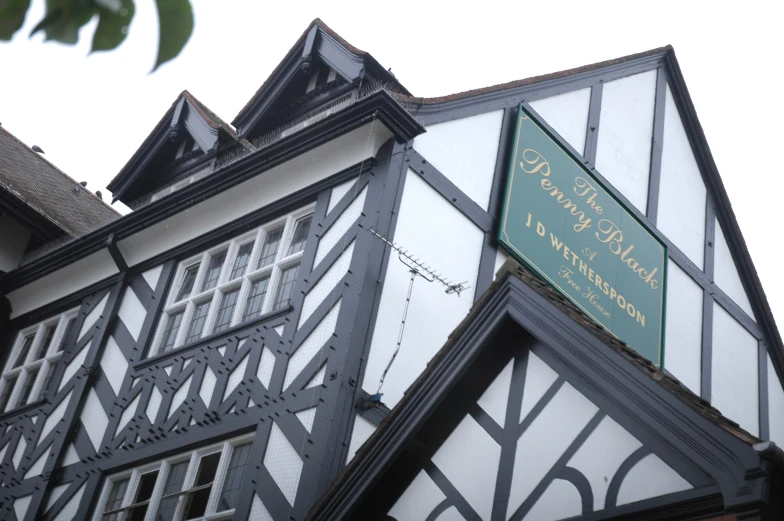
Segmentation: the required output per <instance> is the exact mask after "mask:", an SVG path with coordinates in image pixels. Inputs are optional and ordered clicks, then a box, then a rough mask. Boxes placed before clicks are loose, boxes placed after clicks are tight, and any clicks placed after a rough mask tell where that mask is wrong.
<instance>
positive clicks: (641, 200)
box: [595, 70, 656, 214]
mask: <svg viewBox="0 0 784 521" xmlns="http://www.w3.org/2000/svg"><path fill="white" fill-rule="evenodd" d="M655 100H656V71H655V70H653V71H648V72H643V73H640V74H635V75H633V76H627V77H626V78H621V79H619V80H614V81H610V82H607V83H605V84H604V87H603V90H602V110H601V114H600V118H599V138H598V141H597V144H596V165H595V166H596V169H597V170H598V171H599V173H600V174H602V175H603V176H604V177H605V179H607V180H608V181H609V182H610V183H612V185H613V186H614V187H615V188H616V189H617V190H618V191H619V192H621V193H622V194H623V195H624V196H626V198H627V199H628V200H629V201H630V202H631V203H632V204H633V205H634V206H636V207H637V209H638V210H640V211H641V212H642V213H643V214H645V213H646V209H647V206H648V177H649V173H650V169H651V140H652V138H653V106H654V102H655Z"/></svg>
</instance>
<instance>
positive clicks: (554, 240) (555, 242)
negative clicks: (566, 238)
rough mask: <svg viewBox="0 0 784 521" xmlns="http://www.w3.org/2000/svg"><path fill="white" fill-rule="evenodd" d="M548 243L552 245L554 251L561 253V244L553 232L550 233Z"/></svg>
mask: <svg viewBox="0 0 784 521" xmlns="http://www.w3.org/2000/svg"><path fill="white" fill-rule="evenodd" d="M550 242H552V243H553V248H555V251H561V246H563V242H561V241H559V240H558V237H556V236H555V234H554V233H553V232H550Z"/></svg>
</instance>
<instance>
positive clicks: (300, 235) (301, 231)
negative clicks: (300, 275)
mask: <svg viewBox="0 0 784 521" xmlns="http://www.w3.org/2000/svg"><path fill="white" fill-rule="evenodd" d="M312 220H313V217H312V216H308V217H305V218H303V219H300V220H299V221H297V226H296V228H294V235H293V236H292V237H291V244H290V245H289V251H288V253H287V254H286V255H291V254H293V253H297V252H298V251H302V250H304V249H305V241H307V240H308V230H309V229H310V221H312Z"/></svg>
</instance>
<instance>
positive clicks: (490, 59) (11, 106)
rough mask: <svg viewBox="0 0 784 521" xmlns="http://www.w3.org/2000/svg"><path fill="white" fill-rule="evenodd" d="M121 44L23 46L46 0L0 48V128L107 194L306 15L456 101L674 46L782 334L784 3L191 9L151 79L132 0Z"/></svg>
mask: <svg viewBox="0 0 784 521" xmlns="http://www.w3.org/2000/svg"><path fill="white" fill-rule="evenodd" d="M136 3H137V11H136V17H135V19H134V21H133V23H132V25H131V28H130V32H129V36H128V38H127V40H126V41H125V42H124V43H123V44H122V45H121V46H120V47H119V48H118V49H117V50H115V51H113V52H109V53H99V54H95V55H91V56H88V51H89V47H90V41H91V37H92V32H93V29H94V23H91V24H89V25H88V26H86V27H85V28H84V29H83V30H82V32H81V42H80V43H79V44H78V45H77V46H76V47H68V46H62V45H59V44H55V43H47V44H43V43H42V41H43V37H42V36H41V35H37V36H36V37H34V38H32V39H29V38H28V36H27V35H28V34H29V33H30V30H31V28H32V27H33V26H34V25H35V24H36V23H37V22H38V21H39V20H40V19H41V17H42V16H43V11H44V1H43V0H33V6H32V9H31V11H30V14H29V15H28V19H27V20H26V23H25V26H24V27H23V29H22V30H21V31H20V32H19V33H18V34H17V37H16V38H15V39H14V40H13V42H11V43H10V44H0V123H2V125H3V126H4V127H5V128H6V129H7V130H8V131H10V132H11V133H13V134H15V135H16V136H17V137H19V138H20V139H22V140H23V141H24V142H26V143H28V144H29V145H33V144H36V145H39V146H40V147H41V148H43V149H44V150H45V151H46V158H47V159H49V160H50V161H52V162H53V163H54V164H56V165H57V166H59V167H60V168H61V169H62V170H64V171H65V172H66V173H68V174H69V175H71V176H72V177H74V178H76V179H77V180H78V181H82V180H84V181H87V182H88V188H90V189H91V190H99V189H100V190H103V192H104V194H105V195H104V198H105V199H106V198H108V197H109V195H108V191H106V190H105V188H104V187H105V186H106V184H108V182H109V181H110V180H111V179H112V177H113V176H114V175H115V174H116V173H117V172H118V171H119V170H120V169H121V168H122V166H123V165H124V164H125V162H126V161H127V160H128V159H129V158H130V157H131V155H132V154H133V153H134V152H135V150H136V149H137V147H138V146H139V145H140V144H141V142H142V141H143V140H144V139H145V138H146V137H147V135H148V134H149V132H150V131H151V130H152V128H153V127H154V126H155V124H156V123H157V122H158V121H159V120H160V118H161V116H163V114H164V112H165V111H166V110H167V109H168V108H169V106H170V105H171V103H172V102H173V101H174V99H175V98H176V97H177V95H178V94H179V93H180V92H181V91H182V90H183V89H186V88H187V89H188V90H189V91H190V92H191V93H192V94H193V95H195V96H196V97H197V98H199V99H200V100H201V101H202V102H203V103H205V104H206V105H207V106H208V107H210V108H211V109H212V110H213V111H215V112H216V113H217V114H218V115H220V116H221V117H222V118H223V119H225V120H226V121H231V120H232V119H233V118H234V116H235V115H236V114H237V112H238V111H239V110H240V109H241V108H242V106H243V105H244V104H245V102H246V101H247V100H248V99H249V98H250V97H251V96H252V95H253V93H254V92H255V91H256V90H257V89H258V87H259V86H260V85H261V84H262V82H263V81H264V80H265V79H266V77H267V76H268V74H269V73H270V72H271V71H272V69H273V68H274V67H275V66H276V65H277V63H278V62H279V61H280V60H281V59H282V58H283V56H284V54H285V53H286V52H287V51H288V50H289V49H290V48H291V46H292V45H293V44H294V42H295V41H296V39H297V38H298V37H299V36H300V34H301V33H302V32H303V31H304V30H305V28H306V27H307V25H308V23H309V22H310V21H311V20H312V19H313V18H315V17H321V19H322V20H324V22H325V23H327V24H328V25H329V26H330V27H332V28H333V29H334V30H336V31H337V32H338V33H339V34H340V35H341V36H343V37H344V38H345V39H346V40H348V41H349V42H351V43H352V44H353V45H355V46H357V47H359V48H360V49H363V50H366V51H368V52H370V53H371V54H372V55H373V56H374V57H375V58H376V59H377V60H378V61H379V62H380V63H381V64H382V65H384V66H385V67H391V68H392V71H393V72H394V74H395V75H396V76H397V78H398V79H399V80H400V81H401V82H402V83H403V84H404V85H405V86H406V87H407V88H408V89H409V90H410V91H411V92H412V93H414V94H415V95H417V96H435V95H444V94H451V93H454V92H460V91H464V90H468V89H472V88H477V87H484V86H487V85H493V84H497V83H502V82H506V81H510V80H515V79H520V78H525V77H529V76H534V75H538V74H544V73H548V72H555V71H559V70H563V69H567V68H571V67H577V66H580V65H585V64H589V63H594V62H597V61H602V60H606V59H611V58H616V57H619V56H623V55H627V54H632V53H635V52H640V51H644V50H648V49H651V48H654V47H660V46H662V45H666V44H672V45H673V46H674V47H675V52H676V55H677V56H678V60H679V62H680V65H681V68H682V70H683V73H684V76H685V77H686V82H687V84H688V87H689V91H690V92H691V95H692V98H693V100H694V104H695V106H696V107H697V111H698V113H699V117H700V121H701V123H702V126H703V128H704V130H705V134H706V136H707V138H708V142H709V143H710V145H711V150H712V152H713V156H714V159H715V161H716V163H717V165H718V168H719V171H720V172H721V175H722V178H723V181H724V184H725V187H726V189H727V192H728V193H729V196H730V200H731V201H732V204H733V207H734V209H735V213H736V215H737V217H738V221H739V222H740V226H741V228H742V230H743V233H744V236H745V239H746V242H747V245H748V247H749V250H750V251H751V254H752V258H753V259H754V262H755V265H756V267H757V271H758V272H759V274H760V277H761V279H762V282H763V286H764V287H765V290H766V293H767V295H768V298H769V300H770V303H771V306H772V308H773V312H774V315H776V316H777V317H779V323H784V318H782V317H784V283H783V282H781V279H780V278H779V265H778V263H779V260H778V257H779V255H778V254H779V252H780V251H781V247H780V244H779V239H780V237H781V236H782V233H781V231H779V230H778V225H777V224H776V223H777V222H778V217H777V214H778V211H779V210H780V208H781V205H780V204H779V199H780V197H781V194H782V192H783V191H784V180H782V177H783V176H782V167H781V163H780V161H779V160H778V152H779V151H780V149H779V148H778V147H779V146H781V144H782V143H783V142H784V131H782V128H784V127H783V126H782V124H781V122H782V121H784V102H783V101H782V100H784V97H782V96H781V95H780V90H781V85H782V84H781V82H780V80H779V78H780V76H781V74H780V73H779V68H780V65H779V64H780V59H781V56H782V54H783V53H782V51H784V43H783V42H784V39H782V37H781V32H780V24H779V22H780V20H781V15H782V10H784V8H782V4H781V3H780V2H772V1H770V2H760V1H745V2H743V4H742V8H740V6H739V4H736V3H730V2H715V1H714V2H704V1H699V2H697V1H684V0H679V1H661V0H660V1H657V2H631V1H628V0H625V1H618V2H611V1H603V0H593V1H584V0H583V1H559V2H548V1H539V2H523V1H517V2H507V3H504V2H491V1H483V2H480V3H466V4H460V3H457V2H449V3H446V2H444V3H443V4H440V3H436V2H425V1H423V0H420V1H417V2H410V1H408V0H399V1H396V2H392V3H381V2H359V1H353V2H329V7H327V3H326V2H315V1H305V0H299V1H297V2H270V1H258V0H256V1H253V0H213V1H207V0H192V3H193V4H194V12H195V17H196V27H195V30H194V34H193V36H192V37H191V40H190V42H189V43H188V45H187V46H186V47H185V49H184V51H183V53H182V54H181V55H180V56H179V57H178V58H176V59H175V60H174V61H173V62H170V63H169V64H167V65H164V66H163V67H162V68H161V69H160V70H159V71H157V72H156V73H154V74H152V75H150V74H148V73H149V71H150V69H151V68H152V65H153V63H154V60H155V54H156V49H157V16H156V12H155V7H154V1H153V0H136Z"/></svg>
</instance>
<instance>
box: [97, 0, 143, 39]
mask: <svg viewBox="0 0 784 521" xmlns="http://www.w3.org/2000/svg"><path fill="white" fill-rule="evenodd" d="M135 10H136V6H135V5H134V3H133V0H122V3H121V6H120V9H119V10H118V11H117V12H113V11H112V10H110V9H107V8H103V7H99V8H98V27H96V28H95V33H94V34H93V47H92V51H91V52H95V51H111V50H112V49H115V48H116V47H117V46H118V45H120V44H121V43H122V42H123V41H124V40H125V37H126V36H127V35H128V27H129V26H130V24H131V20H132V19H133V15H134V12H135Z"/></svg>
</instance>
